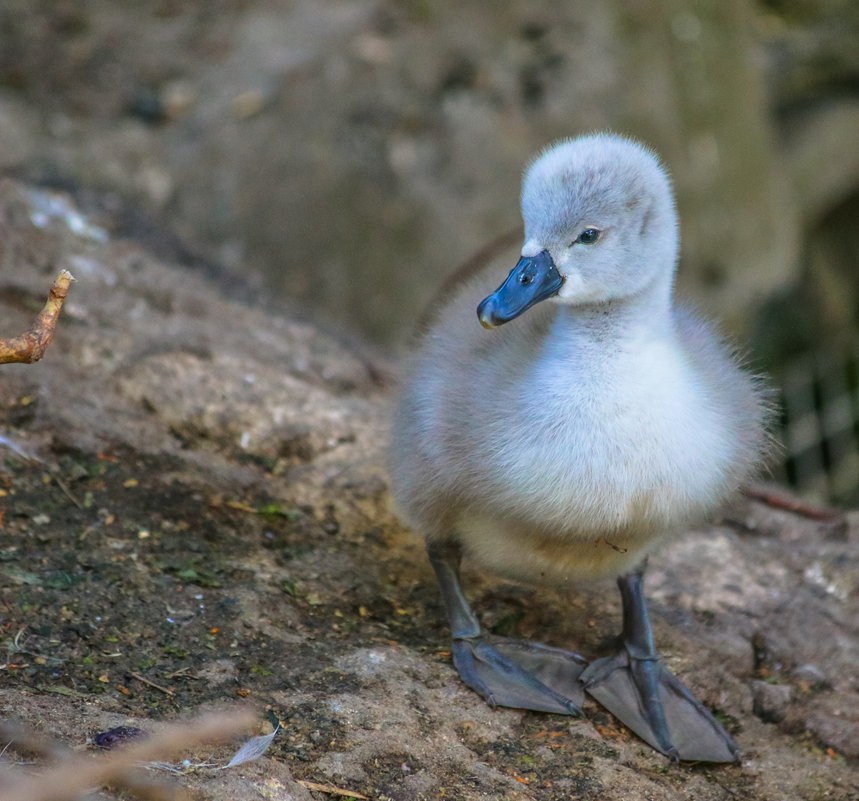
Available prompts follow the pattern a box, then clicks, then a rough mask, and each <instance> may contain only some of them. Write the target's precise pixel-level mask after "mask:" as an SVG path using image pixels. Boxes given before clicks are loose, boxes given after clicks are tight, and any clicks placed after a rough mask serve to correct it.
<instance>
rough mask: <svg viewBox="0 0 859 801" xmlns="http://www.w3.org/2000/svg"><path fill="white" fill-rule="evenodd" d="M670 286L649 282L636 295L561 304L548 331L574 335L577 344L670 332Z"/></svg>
mask: <svg viewBox="0 0 859 801" xmlns="http://www.w3.org/2000/svg"><path fill="white" fill-rule="evenodd" d="M671 308H672V287H671V284H670V282H669V283H662V282H660V283H658V284H651V285H649V286H647V287H645V288H644V289H643V290H641V291H640V292H638V293H636V294H635V295H630V296H628V297H625V298H616V299H613V300H608V301H604V302H602V303H590V304H583V305H578V306H572V305H570V306H568V305H561V306H560V307H559V308H558V311H557V314H556V316H555V322H554V325H553V326H552V330H551V334H550V335H549V336H550V337H551V338H552V339H553V340H555V341H558V342H561V341H566V340H570V339H573V340H575V341H576V342H577V343H578V345H579V346H582V345H585V344H586V343H588V342H591V343H594V344H597V345H599V346H600V347H601V348H604V347H606V346H607V345H610V344H615V345H618V346H621V345H623V344H624V343H634V342H636V341H641V340H648V339H650V340H652V339H653V338H663V337H670V336H672V332H673V323H672V313H671Z"/></svg>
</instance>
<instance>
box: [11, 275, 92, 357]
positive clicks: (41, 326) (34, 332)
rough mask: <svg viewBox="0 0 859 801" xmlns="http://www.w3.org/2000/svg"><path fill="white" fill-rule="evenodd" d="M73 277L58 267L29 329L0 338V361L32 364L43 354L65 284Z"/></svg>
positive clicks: (57, 313)
mask: <svg viewBox="0 0 859 801" xmlns="http://www.w3.org/2000/svg"><path fill="white" fill-rule="evenodd" d="M74 280H75V279H74V277H73V276H72V274H71V273H70V272H69V271H68V270H60V274H59V275H58V276H57V278H56V280H55V281H54V285H53V286H52V287H51V291H50V293H49V294H48V300H47V302H46V303H45V306H44V308H43V309H42V311H41V312H39V316H38V317H36V320H35V322H34V323H33V325H32V327H31V328H30V330H29V331H26V332H24V333H23V334H21V335H20V336H17V337H12V338H11V339H0V364H11V363H14V362H18V363H23V364H32V363H33V362H37V361H39V359H41V358H42V356H44V355H45V350H46V349H47V347H48V345H50V344H51V340H52V339H53V338H54V329H55V328H56V325H57V319H58V318H59V316H60V310H61V309H62V308H63V303H64V302H65V299H66V295H67V294H68V291H69V286H70V284H71V282H72V281H74Z"/></svg>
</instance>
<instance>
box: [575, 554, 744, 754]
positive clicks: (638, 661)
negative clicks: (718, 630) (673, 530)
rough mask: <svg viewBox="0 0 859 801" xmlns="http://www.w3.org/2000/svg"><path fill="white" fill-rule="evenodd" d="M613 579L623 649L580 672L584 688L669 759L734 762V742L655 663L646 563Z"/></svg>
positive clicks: (670, 674) (708, 714)
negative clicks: (620, 613)
mask: <svg viewBox="0 0 859 801" xmlns="http://www.w3.org/2000/svg"><path fill="white" fill-rule="evenodd" d="M617 583H618V587H619V588H620V595H621V599H622V601H623V633H622V639H623V650H621V651H619V652H618V653H616V654H614V655H612V656H609V657H605V658H603V659H598V660H597V661H596V662H594V663H593V664H591V665H590V666H589V667H588V669H587V670H586V671H584V673H582V675H581V677H580V680H581V681H582V682H583V684H584V687H585V690H587V692H588V693H589V694H590V695H592V696H593V697H594V698H596V700H597V701H599V702H600V703H601V704H602V705H603V706H604V707H606V709H608V710H609V712H611V713H612V714H613V715H614V716H615V717H616V718H618V719H619V720H621V721H622V722H623V723H625V724H626V725H627V726H629V728H630V729H632V730H633V731H634V732H635V733H636V734H637V735H638V736H639V737H641V738H642V739H643V740H645V741H646V742H648V743H649V744H650V745H652V746H653V747H654V748H656V749H657V750H658V751H661V752H662V753H663V754H665V755H666V756H668V757H670V758H671V759H674V760H680V759H684V760H688V761H706V762H733V761H734V760H736V758H737V747H736V745H735V744H734V742H733V740H731V738H730V737H729V736H728V734H727V733H726V732H725V730H724V729H723V728H722V727H721V726H720V725H719V723H718V722H717V721H716V720H715V718H713V716H712V715H711V714H710V712H709V710H708V709H707V708H706V707H704V706H703V704H701V702H700V701H698V700H697V699H696V698H695V696H693V695H692V693H691V692H690V691H689V689H688V688H687V687H686V686H685V685H684V684H682V683H681V682H680V681H679V679H677V678H676V677H675V676H674V675H673V674H672V673H670V672H669V671H668V670H667V669H666V668H665V667H664V666H663V665H662V663H661V662H660V661H659V654H658V653H657V652H656V648H655V647H654V644H653V630H652V628H651V625H650V616H649V615H648V612H647V602H646V600H645V598H644V566H642V567H640V568H639V569H637V570H633V571H632V572H631V573H627V574H626V575H625V576H621V577H620V578H619V579H618V581H617Z"/></svg>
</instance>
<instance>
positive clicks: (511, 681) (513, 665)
mask: <svg viewBox="0 0 859 801" xmlns="http://www.w3.org/2000/svg"><path fill="white" fill-rule="evenodd" d="M427 554H428V555H429V559H430V563H431V564H432V566H433V569H434V570H435V574H436V578H437V579H438V583H439V587H440V588H441V595H442V599H443V600H444V607H445V611H446V612H447V619H448V622H449V623H450V628H451V631H452V633H453V663H454V665H455V666H456V669H457V671H459V675H460V677H461V678H462V680H463V681H464V682H465V683H466V684H467V685H468V686H469V687H471V689H472V690H474V691H475V692H477V693H479V694H480V695H481V696H483V698H485V699H486V700H487V701H488V702H489V703H490V704H492V705H493V706H495V705H498V706H508V707H514V708H516V709H533V710H536V711H539V712H557V713H560V714H566V715H580V714H581V704H582V700H583V698H584V694H583V692H582V685H581V684H580V683H579V681H578V677H579V674H580V673H581V672H582V670H583V669H584V666H585V664H586V663H585V660H584V659H582V657H580V656H578V655H577V654H574V653H571V652H569V651H564V650H562V649H560V648H550V647H549V646H547V645H541V644H540V643H529V642H523V641H519V640H512V639H507V638H502V637H491V638H490V637H489V636H488V635H487V634H485V633H484V632H482V631H481V629H480V623H479V622H478V620H477V618H476V617H475V615H474V612H473V611H472V610H471V607H470V606H469V604H468V601H467V600H466V598H465V595H464V594H463V592H462V585H461V583H460V580H459V564H460V560H461V558H462V553H461V549H460V547H459V546H458V545H457V544H456V543H452V542H442V543H434V542H429V543H427Z"/></svg>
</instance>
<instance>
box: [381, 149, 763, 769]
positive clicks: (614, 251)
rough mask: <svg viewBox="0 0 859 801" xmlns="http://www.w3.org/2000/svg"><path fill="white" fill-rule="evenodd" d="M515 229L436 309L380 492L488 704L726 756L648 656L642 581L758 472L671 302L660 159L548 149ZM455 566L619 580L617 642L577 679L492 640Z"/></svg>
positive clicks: (715, 348) (710, 358)
mask: <svg viewBox="0 0 859 801" xmlns="http://www.w3.org/2000/svg"><path fill="white" fill-rule="evenodd" d="M522 216H523V218H524V222H525V244H524V245H523V247H522V257H521V259H520V260H519V262H518V263H517V264H516V266H515V267H514V268H513V270H512V271H511V272H510V274H509V276H508V277H507V279H506V280H505V281H504V282H503V283H502V284H501V286H500V287H498V289H496V290H495V291H494V292H492V293H491V294H488V295H487V292H489V291H490V290H491V288H492V286H493V285H494V284H495V282H496V281H497V278H495V279H493V277H492V276H491V275H486V274H485V273H486V272H487V271H486V270H484V274H483V275H477V276H475V277H473V278H472V280H470V281H469V282H467V283H466V284H465V285H464V286H463V287H462V288H461V289H460V290H459V292H458V293H457V294H456V295H455V297H454V298H453V299H452V301H451V302H449V303H448V304H447V305H446V306H445V308H443V309H441V310H440V311H439V312H438V313H437V314H436V317H435V321H434V323H433V324H432V325H431V326H430V328H429V330H427V331H426V332H425V333H424V334H423V336H422V338H421V340H420V343H419V346H418V348H417V350H416V353H415V355H414V360H413V363H412V366H411V372H410V374H409V377H408V378H407V380H406V382H405V385H404V388H403V391H402V395H401V398H400V401H399V405H398V408H397V412H396V415H395V423H394V431H393V448H392V457H391V461H392V464H391V467H392V471H391V472H392V479H393V484H394V494H395V497H396V500H397V502H398V504H399V507H400V510H401V511H402V513H403V514H404V516H405V517H406V519H407V520H408V521H409V522H410V523H411V525H412V526H413V527H414V528H416V529H417V530H419V531H421V532H422V533H423V534H424V535H425V536H426V539H427V551H428V553H429V558H430V561H431V562H432V565H433V568H434V569H435V572H436V575H437V577H438V581H439V584H440V586H441V591H442V596H443V599H444V604H445V609H446V612H447V616H448V620H449V622H450V625H451V629H452V632H453V640H454V642H453V655H454V664H455V665H456V668H457V670H458V671H459V674H460V676H461V677H462V679H463V680H464V681H465V683H466V684H468V686H469V687H471V688H472V689H474V690H476V691H477V692H478V693H480V694H481V695H482V696H483V697H484V698H485V699H486V700H487V701H489V702H490V703H492V704H500V705H502V706H510V707H518V708H525V709H535V710H542V711H550V712H560V713H567V714H580V713H581V703H582V701H583V697H584V696H583V691H585V690H586V691H587V692H588V693H590V694H591V695H592V696H593V697H594V698H596V699H597V700H598V701H599V702H600V703H602V704H603V705H604V706H605V707H606V708H607V709H609V711H611V712H612V713H613V714H614V715H615V716H616V717H618V718H619V719H620V720H622V721H623V722H624V723H625V724H626V725H628V726H629V727H630V728H631V729H633V730H634V731H635V732H636V733H637V734H638V735H639V736H640V737H642V738H643V739H644V740H646V741H647V742H648V743H650V744H651V745H652V746H653V747H654V748H656V749H658V750H659V751H661V752H662V753H664V754H666V755H668V756H670V757H672V758H673V759H685V760H706V761H714V762H723V761H731V760H733V759H735V758H736V754H737V751H736V746H735V745H734V743H733V741H732V740H731V738H730V737H729V736H728V735H727V734H726V733H725V731H724V730H723V729H722V727H721V726H720V725H719V724H718V723H717V722H716V721H715V720H714V719H713V716H712V715H711V714H710V713H709V712H708V711H707V710H706V709H705V708H704V707H703V706H702V705H701V703H700V702H699V701H697V700H696V699H695V698H694V696H693V695H692V694H691V692H690V691H689V690H688V689H687V688H686V687H685V686H684V685H683V684H681V682H680V681H679V680H678V679H677V678H675V677H674V676H673V675H672V674H671V673H669V672H668V670H666V668H665V667H664V666H663V665H662V664H661V663H660V661H659V656H658V654H657V652H656V650H655V648H654V644H653V636H652V631H651V626H650V620H649V618H648V613H647V606H646V603H645V599H644V594H643V575H644V566H645V561H646V558H647V555H648V553H649V552H650V551H651V550H653V549H654V548H655V547H656V546H657V545H659V544H660V543H661V542H663V541H665V540H666V539H668V538H670V537H672V536H674V535H676V534H678V533H680V532H682V530H683V529H684V527H686V526H688V525H690V524H691V523H694V522H697V521H700V520H701V519H702V518H704V517H705V516H706V515H708V514H709V513H711V512H712V511H713V510H714V509H715V508H716V507H717V506H718V505H719V504H720V503H721V502H722V501H723V500H724V499H725V498H726V497H727V496H728V495H730V494H731V493H732V492H733V491H734V490H736V488H737V487H738V485H739V484H740V483H741V482H742V481H743V480H744V479H745V478H747V477H748V476H749V475H750V473H751V472H752V471H753V469H754V468H755V466H756V464H757V463H758V462H759V460H760V458H761V453H762V452H763V450H764V444H765V440H766V436H765V433H764V424H765V419H766V414H767V405H766V402H765V400H764V398H763V396H762V394H761V392H760V390H759V389H758V388H757V387H756V384H755V381H754V380H753V378H751V377H750V376H749V375H747V374H745V373H743V372H742V371H741V370H740V368H739V367H738V366H737V364H736V363H735V361H734V359H733V357H732V355H731V354H730V353H729V352H727V351H726V350H725V349H724V347H723V346H722V345H721V343H720V342H719V340H718V339H717V337H716V336H715V335H714V334H713V333H712V332H711V331H710V330H709V329H708V328H707V326H706V325H705V324H703V323H702V322H701V321H700V320H698V319H696V318H695V317H693V316H691V315H690V314H689V313H688V312H686V311H684V310H683V309H682V308H679V307H678V306H676V305H674V303H673V300H672V285H673V276H674V269H675V264H676V260H677V249H678V238H677V217H676V212H675V209H674V201H673V197H672V193H671V188H670V185H669V182H668V179H667V177H666V175H665V173H664V171H663V170H662V168H661V167H660V165H659V163H658V161H657V159H656V158H655V157H654V155H653V154H652V153H650V152H649V151H648V150H646V149H645V148H644V147H642V146H641V145H639V144H637V143H635V142H632V141H630V140H627V139H624V138H622V137H619V136H614V135H608V134H598V135H593V136H586V137H582V138H579V139H574V140H569V141H562V142H560V143H558V144H556V145H554V146H553V147H551V148H549V149H548V150H546V151H545V152H544V153H543V154H542V155H541V156H540V157H539V158H537V160H536V161H535V162H534V163H533V164H532V165H531V167H530V168H529V170H528V171H527V173H526V175H525V179H524V184H523V189H522ZM484 296H485V297H484ZM481 298H483V300H482V301H481ZM478 301H480V302H479V304H478ZM541 301H547V302H545V303H542V302H541ZM536 304H540V305H539V306H536ZM475 306H476V307H477V311H478V318H479V321H480V323H482V325H483V327H484V328H498V330H495V331H491V332H488V331H486V330H484V328H481V327H480V326H479V325H478V324H477V320H475V319H474V316H473V314H474V311H473V310H474V308H475ZM532 307H533V308H532ZM526 311H527V312H528V313H527V314H524V312H526ZM520 315H521V316H520ZM500 326H503V327H500ZM499 327H500V328H499ZM463 553H465V554H468V555H469V556H472V557H474V558H475V559H477V560H478V561H480V562H482V563H483V564H484V565H485V566H487V567H489V568H491V569H492V570H494V571H496V572H498V573H500V574H503V575H506V576H508V577H512V578H514V579H521V580H523V581H529V582H533V583H538V584H539V583H543V582H553V583H555V584H559V585H564V584H566V583H568V582H576V581H586V580H589V579H594V578H599V577H602V576H617V577H619V578H618V579H617V581H618V586H619V588H620V592H621V597H622V602H623V631H622V633H621V638H620V640H621V641H622V647H621V648H620V650H619V651H618V653H616V654H614V655H613V656H609V657H605V658H602V659H598V660H596V661H595V662H593V663H592V664H590V665H587V666H586V664H587V663H586V662H585V660H584V659H582V658H581V657H580V656H578V655H576V654H574V653H570V652H568V651H563V650H560V649H556V648H550V647H548V646H544V645H540V644H537V643H526V642H521V641H516V640H510V639H504V638H498V637H490V636H489V635H488V634H486V633H484V632H483V631H482V630H481V628H480V625H479V623H478V621H477V618H476V617H475V615H474V613H473V612H472V610H471V608H470V607H469V604H468V602H467V600H466V598H465V595H464V593H463V591H462V588H461V586H460V581H459V563H460V559H461V556H462V554H463Z"/></svg>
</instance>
